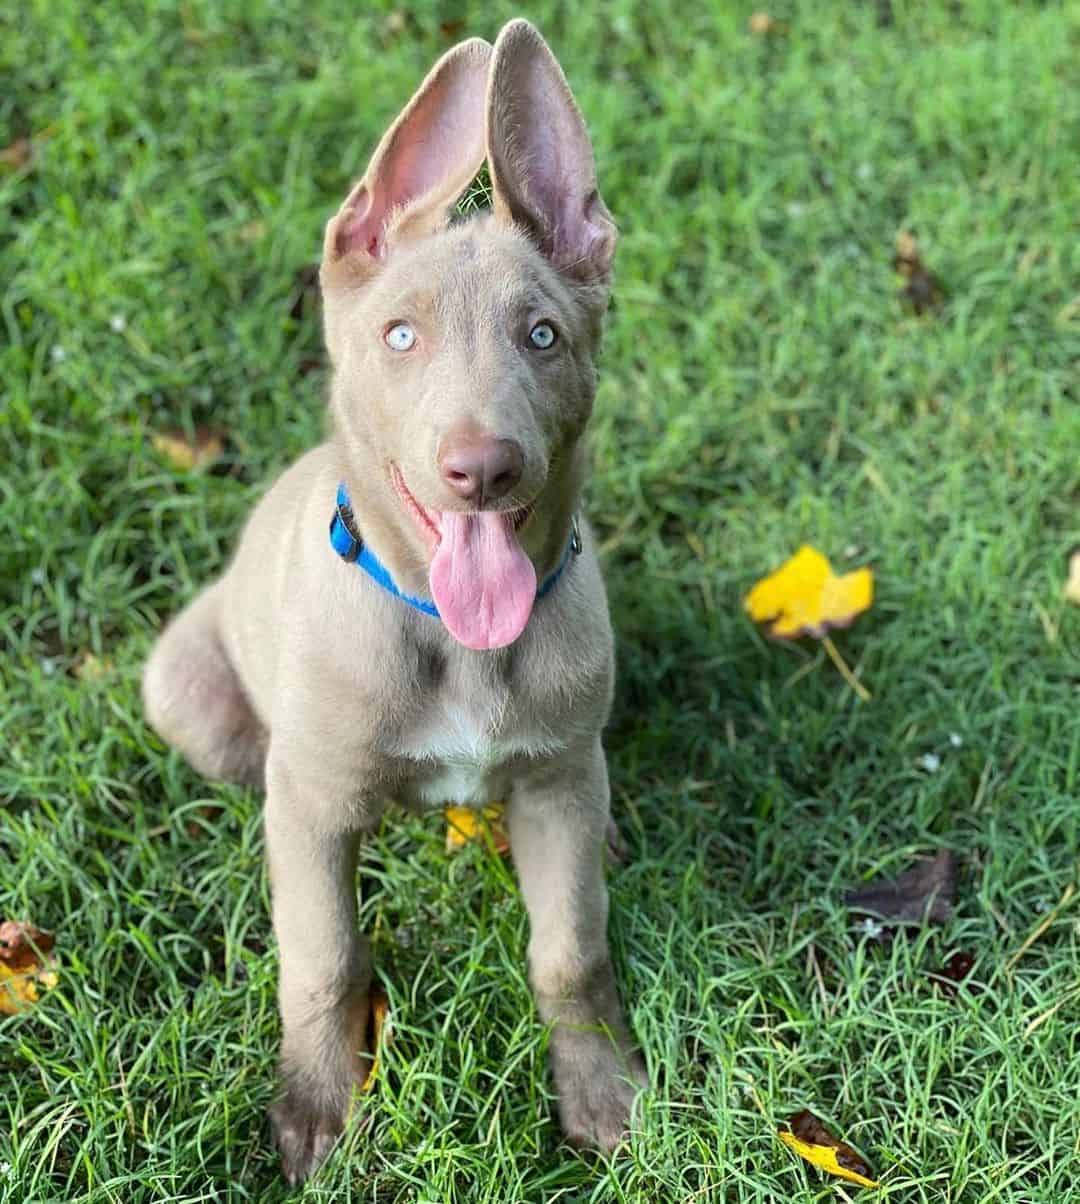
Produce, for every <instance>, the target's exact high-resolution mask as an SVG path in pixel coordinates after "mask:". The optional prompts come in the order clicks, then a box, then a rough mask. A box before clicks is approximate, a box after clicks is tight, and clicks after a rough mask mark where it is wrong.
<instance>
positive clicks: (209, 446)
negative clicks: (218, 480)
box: [151, 426, 225, 472]
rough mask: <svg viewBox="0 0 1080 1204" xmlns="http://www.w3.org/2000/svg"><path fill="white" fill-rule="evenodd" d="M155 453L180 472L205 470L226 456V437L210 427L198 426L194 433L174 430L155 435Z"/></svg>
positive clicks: (153, 441)
mask: <svg viewBox="0 0 1080 1204" xmlns="http://www.w3.org/2000/svg"><path fill="white" fill-rule="evenodd" d="M151 444H152V446H153V448H154V451H156V452H157V454H158V455H159V456H161V457H162V458H163V459H165V460H167V461H168V462H169V464H170V465H171V466H172V467H173V468H175V469H178V470H179V471H182V472H190V471H191V470H192V469H193V468H205V467H206V466H207V465H208V464H213V463H214V462H215V461H216V460H219V459H221V457H222V456H223V455H224V454H225V437H224V435H222V434H221V433H220V432H219V431H216V430H214V429H213V428H212V427H209V426H197V427H196V428H195V430H194V432H193V433H192V435H190V436H189V435H188V434H187V433H186V432H184V431H182V430H179V429H173V430H168V431H163V432H161V433H160V434H157V435H154V437H153V438H152V439H151Z"/></svg>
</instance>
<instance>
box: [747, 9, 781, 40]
mask: <svg viewBox="0 0 1080 1204" xmlns="http://www.w3.org/2000/svg"><path fill="white" fill-rule="evenodd" d="M747 25H748V26H749V28H750V32H751V33H754V34H757V35H758V37H765V36H767V35H768V34H779V33H787V30H788V27H787V22H786V21H778V20H777V19H776V18H775V17H774V16H773V15H772V13H767V12H762V11H758V12H756V13H751V14H750V20H749V21H748V22H747Z"/></svg>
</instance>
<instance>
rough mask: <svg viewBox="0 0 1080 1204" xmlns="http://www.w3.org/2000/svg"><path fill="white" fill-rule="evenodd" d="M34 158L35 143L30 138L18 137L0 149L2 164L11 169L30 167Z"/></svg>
mask: <svg viewBox="0 0 1080 1204" xmlns="http://www.w3.org/2000/svg"><path fill="white" fill-rule="evenodd" d="M33 159H34V144H33V143H32V142H31V141H30V139H29V138H16V139H15V141H14V142H12V143H11V144H10V145H9V146H5V147H4V149H3V150H0V165H3V166H4V167H6V168H7V169H8V170H9V171H21V170H22V169H23V168H24V167H29V165H30V164H31V163H32V162H33Z"/></svg>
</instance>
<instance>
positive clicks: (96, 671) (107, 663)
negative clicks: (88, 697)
mask: <svg viewBox="0 0 1080 1204" xmlns="http://www.w3.org/2000/svg"><path fill="white" fill-rule="evenodd" d="M71 671H72V672H73V673H74V674H75V676H76V677H77V678H78V679H79V680H80V681H100V680H101V679H102V678H103V677H108V676H109V674H110V673H111V672H112V671H113V660H112V657H111V656H95V655H94V654H93V653H92V652H82V653H80V654H79V656H78V658H77V659H76V661H75V664H74V665H72V667H71Z"/></svg>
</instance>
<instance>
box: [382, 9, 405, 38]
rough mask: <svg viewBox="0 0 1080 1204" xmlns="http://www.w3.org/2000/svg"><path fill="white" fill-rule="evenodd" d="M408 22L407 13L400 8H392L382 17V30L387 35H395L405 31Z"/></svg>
mask: <svg viewBox="0 0 1080 1204" xmlns="http://www.w3.org/2000/svg"><path fill="white" fill-rule="evenodd" d="M408 24H409V18H408V15H407V14H406V13H403V12H402V11H401V10H400V9H394V10H393V11H392V12H388V13H387V14H386V16H385V17H384V18H383V32H384V33H385V34H386V35H387V36H388V37H392V38H393V37H397V35H398V34H401V33H404V32H405V30H406V28H407V27H408Z"/></svg>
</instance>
